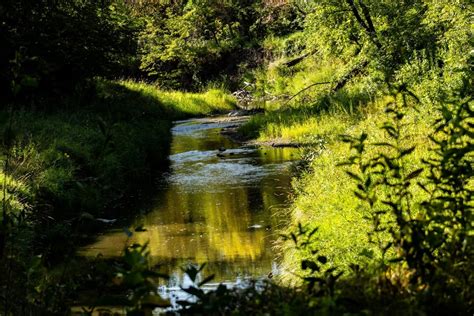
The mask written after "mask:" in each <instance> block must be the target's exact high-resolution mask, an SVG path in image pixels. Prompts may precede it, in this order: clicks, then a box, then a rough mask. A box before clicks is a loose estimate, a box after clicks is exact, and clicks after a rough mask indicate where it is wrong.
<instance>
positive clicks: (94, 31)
mask: <svg viewBox="0 0 474 316" xmlns="http://www.w3.org/2000/svg"><path fill="white" fill-rule="evenodd" d="M472 16H473V6H472V3H471V2H470V1H467V0H459V1H454V2H453V1H445V0H438V1H431V0H410V1H389V0H382V1H380V0H378V1H375V0H374V1H373V0H358V1H352V0H321V1H299V0H287V1H263V0H262V1H214V0H194V1H184V0H177V1H119V0H117V1H115V0H114V1H89V0H87V1H75V0H74V1H49V0H41V1H10V0H4V1H2V3H1V4H0V40H1V42H2V43H3V44H2V49H1V51H0V102H1V104H0V124H1V128H2V146H1V160H2V171H1V172H0V180H1V183H2V194H1V199H2V207H1V217H0V266H1V271H2V272H1V273H0V314H4V315H36V314H58V315H63V314H68V313H69V311H70V307H71V305H74V304H76V303H78V302H79V303H82V304H83V303H84V302H87V304H88V305H90V306H91V309H94V307H95V306H99V305H102V306H103V305H114V304H115V305H122V306H127V310H128V313H129V314H130V315H142V314H146V313H149V312H150V311H151V310H152V309H153V308H154V307H163V306H168V304H169V302H167V301H166V300H163V299H162V298H161V297H160V296H159V295H158V294H157V291H156V290H157V287H156V284H157V283H156V279H162V278H166V276H165V275H162V274H159V273H158V271H157V270H156V269H154V267H151V264H150V263H149V260H148V259H149V250H148V249H147V246H146V244H145V245H135V247H132V248H128V249H126V250H125V251H124V256H123V258H121V259H116V260H111V261H104V260H99V259H98V260H92V261H89V260H84V259H81V258H78V257H76V255H75V252H76V250H77V246H78V245H80V244H81V243H84V242H85V241H86V240H90V239H91V238H93V237H94V236H95V235H96V234H97V233H98V232H99V231H101V230H102V229H103V224H101V222H100V221H98V220H97V219H98V218H116V217H119V216H121V215H122V216H129V217H132V216H133V214H124V213H126V212H124V206H125V205H128V204H129V203H138V201H140V200H143V198H144V197H145V196H146V192H145V191H146V190H144V189H145V188H144V187H146V186H147V185H146V184H152V183H154V181H155V180H156V178H157V177H161V173H160V170H162V169H164V168H166V167H167V161H166V160H167V155H168V152H169V146H170V137H171V134H170V128H171V126H172V121H173V120H177V119H184V118H188V117H191V116H202V115H209V114H212V113H217V112H224V111H229V110H231V109H232V108H234V107H235V103H236V100H235V99H234V97H232V96H230V92H231V91H232V92H233V91H238V92H239V93H236V95H245V96H246V98H245V103H246V104H245V105H250V106H253V107H259V108H262V109H263V110H264V113H262V114H258V115H255V116H254V117H252V118H251V119H250V121H249V122H248V123H246V124H245V125H243V126H242V127H240V129H239V133H240V138H246V139H248V140H252V141H253V142H256V143H268V142H271V143H273V144H287V143H291V144H293V145H295V144H297V145H298V146H301V147H302V148H303V149H302V150H303V151H304V155H303V156H304V159H303V161H301V162H300V163H299V165H298V170H299V175H298V177H297V178H295V179H294V199H293V201H292V206H291V207H290V209H289V210H288V223H286V224H287V225H286V226H285V227H284V228H282V231H281V232H280V233H281V235H282V236H283V237H282V238H281V242H280V243H279V244H278V245H277V247H278V249H279V250H280V251H281V252H282V260H281V267H282V268H281V269H282V271H283V272H282V274H281V275H279V276H277V277H275V278H273V279H272V281H271V282H270V281H268V280H265V281H262V280H259V281H255V282H254V283H251V284H250V285H249V286H248V287H247V288H245V289H227V288H225V286H219V287H218V288H217V289H216V290H215V291H210V292H207V291H204V290H203V289H202V288H201V287H202V286H203V285H205V284H206V282H208V281H210V278H209V279H204V280H202V279H200V280H201V281H198V279H199V278H197V275H198V274H200V273H201V274H202V271H201V270H200V269H199V268H197V267H191V268H188V270H187V272H188V275H189V276H190V279H191V280H193V281H195V282H194V286H192V287H190V288H187V289H186V291H187V292H188V293H189V294H191V295H193V296H195V297H196V302H195V303H189V302H183V303H182V309H181V310H180V311H179V313H184V314H185V313H190V314H192V313H198V314H229V313H237V314H244V313H252V314H265V313H267V314H286V315H288V314H290V315H291V314H295V315H297V314H308V313H321V314H328V315H332V314H335V315H338V314H385V313H393V314H401V313H409V314H450V315H453V314H459V315H461V314H472V312H473V309H474V302H473V299H472V298H473V297H474V294H473V290H472V284H474V280H473V273H472V271H474V269H473V268H474V267H473V266H472V262H471V261H472V257H473V244H472V241H473V240H472V239H473V236H474V235H473V228H472V224H473V221H474V218H473V207H474V205H473V203H474V202H473V196H472V195H473V191H474V182H473V177H472V176H473V164H474V156H473V155H474V154H473V150H474V147H473V146H474V145H473V135H474V122H473V119H472V118H473V112H474V108H473V82H472V78H473V63H474V48H473V34H472ZM241 101H242V100H241ZM127 233H131V232H130V231H128V230H127ZM209 273H212V271H209ZM91 287H94V288H97V289H99V290H100V291H101V293H102V294H103V295H102V296H101V297H100V300H98V299H97V298H90V297H86V298H84V297H82V296H81V295H82V293H84V291H83V290H84V289H87V288H91ZM80 296H81V297H80ZM87 313H91V311H90V310H89V311H87V310H86V309H85V310H84V314H87Z"/></svg>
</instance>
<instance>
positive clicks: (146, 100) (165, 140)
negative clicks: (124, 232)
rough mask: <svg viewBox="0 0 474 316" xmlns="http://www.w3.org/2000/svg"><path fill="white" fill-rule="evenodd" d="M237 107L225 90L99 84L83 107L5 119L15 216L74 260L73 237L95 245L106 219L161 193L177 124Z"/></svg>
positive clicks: (49, 245) (39, 244)
mask: <svg viewBox="0 0 474 316" xmlns="http://www.w3.org/2000/svg"><path fill="white" fill-rule="evenodd" d="M75 102H76V103H80V102H79V101H77V100H76V101H75ZM234 105H235V103H234V100H233V98H232V97H230V96H228V95H226V94H225V93H224V92H221V91H218V90H209V91H207V92H203V93H180V92H164V91H159V90H158V89H157V88H156V87H154V86H151V85H147V84H145V83H139V82H131V81H119V82H111V81H98V82H97V83H96V86H95V94H94V95H93V96H92V97H89V98H88V99H87V101H86V100H83V101H81V104H80V106H74V107H64V108H66V109H67V110H62V111H56V112H44V111H31V110H30V111H18V112H14V113H13V116H12V119H11V121H10V120H9V117H8V115H7V113H5V112H4V113H2V114H1V116H2V127H3V128H5V126H8V125H9V124H11V126H12V131H13V134H14V137H13V139H12V142H13V145H12V149H11V154H10V155H9V156H8V158H9V160H10V167H9V170H7V172H8V175H9V177H8V178H7V179H8V183H7V185H8V186H9V190H8V192H11V193H10V194H9V195H8V199H9V201H10V207H11V212H12V214H13V215H15V214H20V213H22V212H23V213H25V214H28V216H31V217H33V219H32V220H33V221H35V222H36V221H38V222H41V223H42V224H44V225H46V226H47V227H49V228H48V234H43V235H42V237H41V238H38V239H36V240H35V241H34V243H35V246H36V247H38V248H44V247H46V248H48V249H51V250H50V253H48V254H47V255H45V257H48V256H51V258H52V260H53V259H54V257H56V256H58V255H59V256H61V255H66V254H67V253H69V252H70V250H71V249H72V248H74V247H72V248H71V244H69V243H64V240H75V239H71V238H69V237H70V235H71V234H73V233H74V232H75V233H78V234H80V235H83V234H86V235H85V237H87V238H88V234H89V233H91V232H93V231H95V230H97V229H101V227H103V226H104V225H106V224H105V221H103V220H102V219H116V218H117V217H119V216H120V215H119V213H118V212H122V213H123V212H127V211H126V210H125V206H126V205H128V203H129V202H130V201H134V200H137V197H138V196H140V194H141V193H140V192H144V191H146V188H147V187H150V186H151V187H152V186H153V184H154V181H155V180H154V179H155V177H156V176H157V175H158V174H159V172H160V170H164V169H165V168H166V167H167V164H168V163H167V157H168V153H169V147H170V140H171V132H170V129H171V127H172V122H173V121H174V120H179V119H185V118H189V117H196V116H202V115H209V114H212V113H222V112H224V111H230V110H231V109H233V108H234ZM30 210H34V211H33V212H30ZM15 216H16V215H15ZM126 216H130V214H126ZM97 219H99V220H97ZM74 242H77V240H75V241H74Z"/></svg>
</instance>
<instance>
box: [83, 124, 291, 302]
mask: <svg viewBox="0 0 474 316" xmlns="http://www.w3.org/2000/svg"><path fill="white" fill-rule="evenodd" d="M242 121H244V119H242V118H227V117H217V118H207V119H193V120H187V121H180V122H176V124H175V126H174V127H173V129H172V134H173V140H172V146H171V154H170V157H169V159H170V171H169V173H168V174H167V175H166V177H165V181H163V184H162V185H160V187H159V188H158V189H157V192H156V197H155V199H154V203H153V205H154V206H153V208H152V210H151V211H150V212H148V213H146V214H144V215H143V216H140V217H139V218H137V219H136V221H135V223H134V226H135V227H137V226H143V227H144V230H145V231H142V232H134V233H133V235H132V237H129V236H127V234H125V233H124V231H123V230H120V229H116V230H110V231H108V232H107V233H105V234H103V235H101V236H99V238H98V239H97V240H96V241H95V242H94V243H92V244H90V245H88V246H86V247H84V248H82V249H81V251H80V254H81V255H83V256H97V255H99V254H101V255H102V256H103V257H105V258H110V257H117V256H120V255H121V254H122V252H123V249H124V247H125V246H126V245H130V244H133V243H137V242H138V243H145V242H149V244H148V247H149V251H150V255H151V260H152V261H153V263H157V264H158V263H159V264H160V267H161V270H160V272H164V273H167V274H168V275H170V277H171V278H170V280H169V281H168V283H167V284H163V288H162V290H164V291H165V292H167V291H168V292H170V291H171V292H172V289H173V288H175V289H176V288H179V286H180V285H181V286H182V285H186V282H187V280H186V277H185V276H184V275H183V272H182V269H181V268H182V267H183V266H184V265H186V264H188V263H199V264H201V263H207V267H206V269H205V272H204V274H205V275H209V274H215V279H214V280H213V282H215V283H226V284H231V285H232V284H234V285H235V284H238V283H239V280H243V279H245V278H247V277H252V278H261V277H264V276H267V275H268V274H269V273H270V272H272V273H273V274H277V273H278V257H279V254H278V253H277V251H275V249H274V247H273V246H274V243H275V240H276V239H277V238H278V229H279V228H280V227H281V225H284V224H285V211H284V210H285V208H287V206H288V202H289V200H288V197H289V194H290V192H291V164H292V162H293V161H295V160H296V159H298V154H299V153H298V150H297V149H290V148H272V147H262V148H252V147H243V146H242V145H240V144H237V143H235V142H232V141H231V140H230V139H229V138H227V137H225V136H222V135H221V133H220V131H221V129H222V128H225V127H229V126H232V125H236V124H240V123H241V122H242ZM165 294H166V293H165ZM164 296H166V295H164Z"/></svg>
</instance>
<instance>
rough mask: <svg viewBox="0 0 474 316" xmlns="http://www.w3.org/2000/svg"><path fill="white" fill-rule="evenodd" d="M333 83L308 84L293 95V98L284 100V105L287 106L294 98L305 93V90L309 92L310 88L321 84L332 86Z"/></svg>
mask: <svg viewBox="0 0 474 316" xmlns="http://www.w3.org/2000/svg"><path fill="white" fill-rule="evenodd" d="M332 83H333V82H332V81H325V82H316V83H313V84H310V85H309V86H307V87H306V88H304V89H302V90H300V91H298V92H297V93H296V94H294V95H293V96H291V97H290V98H289V99H288V100H286V102H285V104H284V105H287V104H288V103H289V102H290V101H291V100H293V99H294V98H296V97H297V96H299V95H300V94H302V93H303V92H305V91H306V90H309V89H311V88H312V87H314V86H319V85H323V84H332Z"/></svg>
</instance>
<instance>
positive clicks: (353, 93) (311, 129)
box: [240, 56, 436, 281]
mask: <svg viewBox="0 0 474 316" xmlns="http://www.w3.org/2000/svg"><path fill="white" fill-rule="evenodd" d="M287 59H288V58H287V57H286V56H285V57H283V59H280V60H277V61H275V62H273V63H270V65H269V66H268V69H266V70H263V72H262V73H260V74H258V75H257V77H259V78H263V79H262V82H265V83H266V85H265V88H266V91H267V92H268V93H270V94H272V95H276V96H285V95H286V96H292V95H295V94H296V93H298V92H299V91H301V90H303V89H304V88H305V87H307V86H309V85H310V84H312V83H315V82H325V81H328V82H332V81H334V80H336V78H337V77H338V76H339V72H340V71H341V70H340V68H343V66H342V65H341V63H340V62H339V61H338V60H333V61H319V60H317V57H315V58H312V59H309V60H305V61H304V62H303V63H301V64H299V65H297V66H296V67H295V68H293V69H287V68H285V67H282V66H281V65H283V63H284V61H285V60H287ZM329 87H330V85H329V86H325V85H318V86H315V87H314V88H311V89H308V90H306V91H304V92H303V93H301V94H299V95H298V96H297V97H295V98H293V99H292V100H290V101H287V100H285V99H276V100H275V101H271V102H267V104H266V106H267V107H266V112H265V113H264V114H261V115H257V116H255V117H253V118H252V119H251V120H250V121H249V122H248V123H247V124H245V125H244V126H242V127H241V128H240V132H241V133H242V134H243V135H245V136H246V137H247V138H253V139H256V140H257V141H262V142H267V141H282V142H296V143H299V144H302V145H306V146H308V147H309V148H310V151H312V152H313V154H312V155H310V156H312V157H314V156H315V153H319V154H316V158H314V159H313V160H311V161H310V162H309V167H308V168H307V170H306V171H304V172H303V174H301V175H300V176H299V177H298V179H295V181H294V189H295V194H294V200H293V203H292V206H291V208H290V210H289V214H290V215H289V227H287V228H286V229H284V230H283V231H282V233H288V232H290V231H292V230H293V229H295V227H297V225H298V224H299V223H302V224H304V225H309V227H311V228H314V227H318V228H319V230H318V234H317V241H316V242H315V243H314V244H313V246H315V247H316V248H318V249H319V250H320V251H321V253H323V254H325V255H327V256H328V257H329V259H330V264H331V265H334V266H338V267H341V268H343V269H347V268H348V267H349V265H350V264H351V263H367V262H368V261H370V260H376V259H377V258H378V256H380V253H379V252H378V249H376V248H375V247H374V246H373V245H371V244H370V243H369V242H368V232H370V231H371V230H372V227H371V223H370V222H369V221H368V220H367V219H366V218H365V217H366V215H367V212H368V210H367V209H366V208H364V207H362V205H361V203H360V201H359V200H358V199H357V198H356V197H355V195H354V194H353V190H354V189H355V187H354V185H353V181H352V179H351V178H350V177H349V176H348V175H347V174H346V172H345V170H346V169H345V168H343V167H341V166H339V165H338V164H340V163H341V162H344V161H345V160H347V159H348V157H349V156H350V155H351V152H350V148H349V145H347V144H345V143H343V142H342V141H341V140H340V135H351V136H358V135H360V134H361V133H367V134H369V141H370V142H372V143H375V142H384V141H386V135H385V134H384V131H382V130H381V129H380V126H381V125H383V123H384V122H385V121H386V120H387V116H386V113H385V112H384V110H385V107H386V105H387V104H388V103H389V102H390V101H392V99H391V97H388V96H385V95H384V92H383V91H382V90H381V89H380V87H379V88H377V87H376V86H374V85H373V83H372V82H371V81H370V80H369V79H361V80H357V81H356V80H354V81H353V82H351V83H350V84H348V85H347V86H346V87H344V89H342V90H339V91H338V92H336V93H330V92H329ZM412 105H413V104H412ZM417 107H418V109H414V108H411V109H408V110H407V117H406V124H407V126H406V128H405V132H406V134H407V135H406V136H407V137H406V139H405V141H404V142H405V145H407V146H413V145H414V146H416V147H417V148H416V150H415V152H414V153H413V154H412V156H411V158H410V159H411V160H410V161H408V162H407V163H408V169H410V170H415V169H416V168H418V167H420V165H421V160H422V159H423V158H426V157H428V156H429V155H430V153H429V147H430V141H429V139H428V135H429V134H430V133H432V132H433V128H432V127H431V126H432V123H433V121H434V119H435V116H436V112H435V111H433V110H432V106H426V105H425V104H423V105H421V104H419V105H418V106H417ZM321 141H322V143H323V144H324V149H323V150H322V151H320V149H321V147H320V146H321V145H320V144H321ZM313 145H316V148H314V149H311V148H312V146H313ZM377 152H378V149H376V148H375V147H370V148H369V149H368V151H367V155H368V157H373V156H374V155H376V153H377ZM379 194H381V195H383V194H387V192H379ZM412 194H413V195H414V196H415V203H416V202H417V201H421V200H423V198H425V197H426V196H425V194H424V193H423V191H422V190H421V189H420V188H418V187H416V186H415V187H414V188H413V189H412ZM279 247H281V251H282V253H284V256H283V267H284V270H285V271H286V273H285V274H284V279H286V280H291V281H296V280H297V279H298V278H295V277H294V275H295V274H299V273H300V272H301V270H300V269H301V267H300V262H301V260H303V259H304V258H303V257H302V254H301V253H300V252H297V251H295V250H294V249H293V248H292V245H291V243H289V244H281V245H279ZM364 253H365V255H364ZM367 253H373V257H372V258H370V259H369V258H368V257H367V255H366V254H367Z"/></svg>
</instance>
